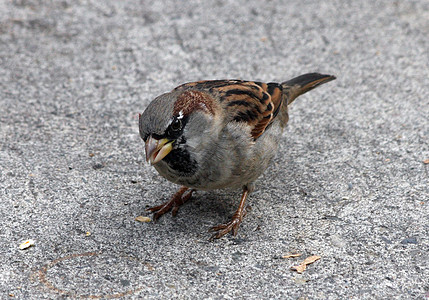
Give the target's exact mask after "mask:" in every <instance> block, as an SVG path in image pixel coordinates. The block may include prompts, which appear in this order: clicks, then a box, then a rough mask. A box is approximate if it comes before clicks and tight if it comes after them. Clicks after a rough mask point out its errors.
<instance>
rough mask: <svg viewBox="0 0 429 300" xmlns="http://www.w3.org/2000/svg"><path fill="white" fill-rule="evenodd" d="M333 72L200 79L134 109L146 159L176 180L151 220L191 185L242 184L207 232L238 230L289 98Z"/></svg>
mask: <svg viewBox="0 0 429 300" xmlns="http://www.w3.org/2000/svg"><path fill="white" fill-rule="evenodd" d="M334 79H335V76H332V75H324V74H319V73H308V74H304V75H301V76H298V77H296V78H293V79H291V80H288V81H285V82H283V83H275V82H270V83H263V82H258V81H244V80H205V81H197V82H190V83H185V84H182V85H180V86H178V87H176V88H175V89H173V90H172V91H171V92H169V93H165V94H163V95H160V96H158V97H156V98H155V99H154V100H153V101H152V102H151V103H150V104H149V106H148V107H147V108H146V110H145V111H144V112H143V113H142V114H139V132H140V136H141V138H142V139H143V141H144V143H145V152H146V161H148V162H150V164H151V165H153V166H154V167H155V169H156V170H157V171H158V173H159V174H160V175H161V176H163V177H164V178H166V179H167V180H169V181H171V182H173V183H175V184H178V185H180V186H181V187H180V188H179V190H178V191H177V192H176V193H175V194H174V195H173V196H172V197H171V198H170V200H168V201H167V202H165V203H163V204H161V205H158V206H154V207H151V208H148V209H147V210H148V211H150V212H153V213H154V219H155V220H157V219H158V218H159V217H160V216H162V215H163V214H165V213H167V212H168V211H170V210H171V211H172V215H173V216H175V215H176V214H177V211H178V209H179V207H180V206H181V205H182V204H184V203H185V202H186V201H188V200H189V199H190V198H191V196H192V193H193V192H194V191H196V190H204V191H209V190H214V189H223V188H241V189H242V191H243V193H242V196H241V200H240V202H239V205H238V208H237V210H236V212H235V213H234V215H233V216H232V218H231V220H230V221H229V222H226V223H224V224H220V225H217V226H214V227H212V228H211V231H214V235H213V236H212V237H211V238H212V239H215V238H216V239H217V238H221V237H222V236H224V235H225V234H227V233H229V232H231V231H232V233H233V235H236V234H237V231H238V228H239V226H240V223H241V222H242V220H243V218H244V216H245V215H246V212H247V210H246V199H247V197H248V195H249V194H250V193H251V192H252V190H253V189H254V182H255V180H256V179H257V178H258V177H259V176H261V174H262V173H263V172H264V171H265V169H267V167H268V165H269V164H270V162H271V161H272V160H273V159H274V157H275V154H276V152H277V149H278V145H279V143H280V138H281V136H282V132H283V129H284V127H285V126H286V124H287V122H288V119H289V114H288V107H289V105H290V104H291V103H292V102H293V101H294V100H295V99H296V98H297V97H298V96H299V95H301V94H304V93H305V92H307V91H309V90H311V89H313V88H315V87H317V86H319V85H321V84H324V83H327V82H329V81H331V80H334Z"/></svg>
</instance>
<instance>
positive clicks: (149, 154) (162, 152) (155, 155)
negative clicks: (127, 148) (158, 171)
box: [145, 136, 174, 165]
mask: <svg viewBox="0 0 429 300" xmlns="http://www.w3.org/2000/svg"><path fill="white" fill-rule="evenodd" d="M173 142H174V141H170V140H168V139H161V140H157V139H154V138H153V137H151V136H150V137H149V138H148V139H147V141H146V144H145V150H146V161H150V163H151V164H152V165H153V164H156V163H157V162H159V161H160V160H161V159H163V158H164V157H166V156H167V154H168V153H170V152H171V150H173Z"/></svg>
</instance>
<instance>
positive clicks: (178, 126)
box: [170, 119, 182, 131]
mask: <svg viewBox="0 0 429 300" xmlns="http://www.w3.org/2000/svg"><path fill="white" fill-rule="evenodd" d="M170 128H171V129H172V130H174V131H179V130H180V129H181V128H182V121H181V120H180V119H174V120H173V122H171V125H170Z"/></svg>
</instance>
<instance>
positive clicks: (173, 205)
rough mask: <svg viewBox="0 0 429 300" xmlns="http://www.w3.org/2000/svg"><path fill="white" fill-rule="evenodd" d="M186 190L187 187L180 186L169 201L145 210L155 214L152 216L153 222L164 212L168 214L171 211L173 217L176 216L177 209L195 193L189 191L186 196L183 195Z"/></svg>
mask: <svg viewBox="0 0 429 300" xmlns="http://www.w3.org/2000/svg"><path fill="white" fill-rule="evenodd" d="M188 189H189V188H188V187H186V186H182V187H181V188H180V189H179V190H178V191H177V192H176V193H175V194H174V195H173V197H171V198H170V200H168V201H167V202H165V203H163V204H161V205H158V206H154V207H150V208H148V209H146V210H147V211H150V212H153V213H155V214H154V216H153V218H154V220H157V219H158V218H159V217H161V216H162V215H163V214H165V213H166V212H169V211H170V210H172V212H171V214H172V215H173V216H175V215H176V214H177V211H178V210H179V207H180V206H181V205H182V204H184V203H185V202H186V201H188V200H189V199H190V198H191V196H192V193H193V192H194V191H195V190H194V189H191V190H190V191H189V192H188V193H187V194H186V195H183V194H185V192H186V191H187V190H188Z"/></svg>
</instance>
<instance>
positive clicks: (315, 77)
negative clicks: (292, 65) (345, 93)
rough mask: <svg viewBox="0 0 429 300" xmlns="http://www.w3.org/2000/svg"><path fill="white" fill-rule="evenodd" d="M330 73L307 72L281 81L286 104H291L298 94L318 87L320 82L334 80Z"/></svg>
mask: <svg viewBox="0 0 429 300" xmlns="http://www.w3.org/2000/svg"><path fill="white" fill-rule="evenodd" d="M335 78H336V77H335V76H332V75H324V74H319V73H307V74H304V75H301V76H298V77H295V78H293V79H291V80H288V81H285V82H283V83H282V87H283V92H284V93H285V94H286V95H287V100H288V101H287V104H288V105H289V104H291V103H292V102H293V100H295V99H296V98H297V97H298V96H299V95H302V94H304V93H306V92H308V91H309V90H312V89H314V88H315V87H318V86H319V85H321V84H324V83H327V82H329V81H331V80H334V79H335Z"/></svg>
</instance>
